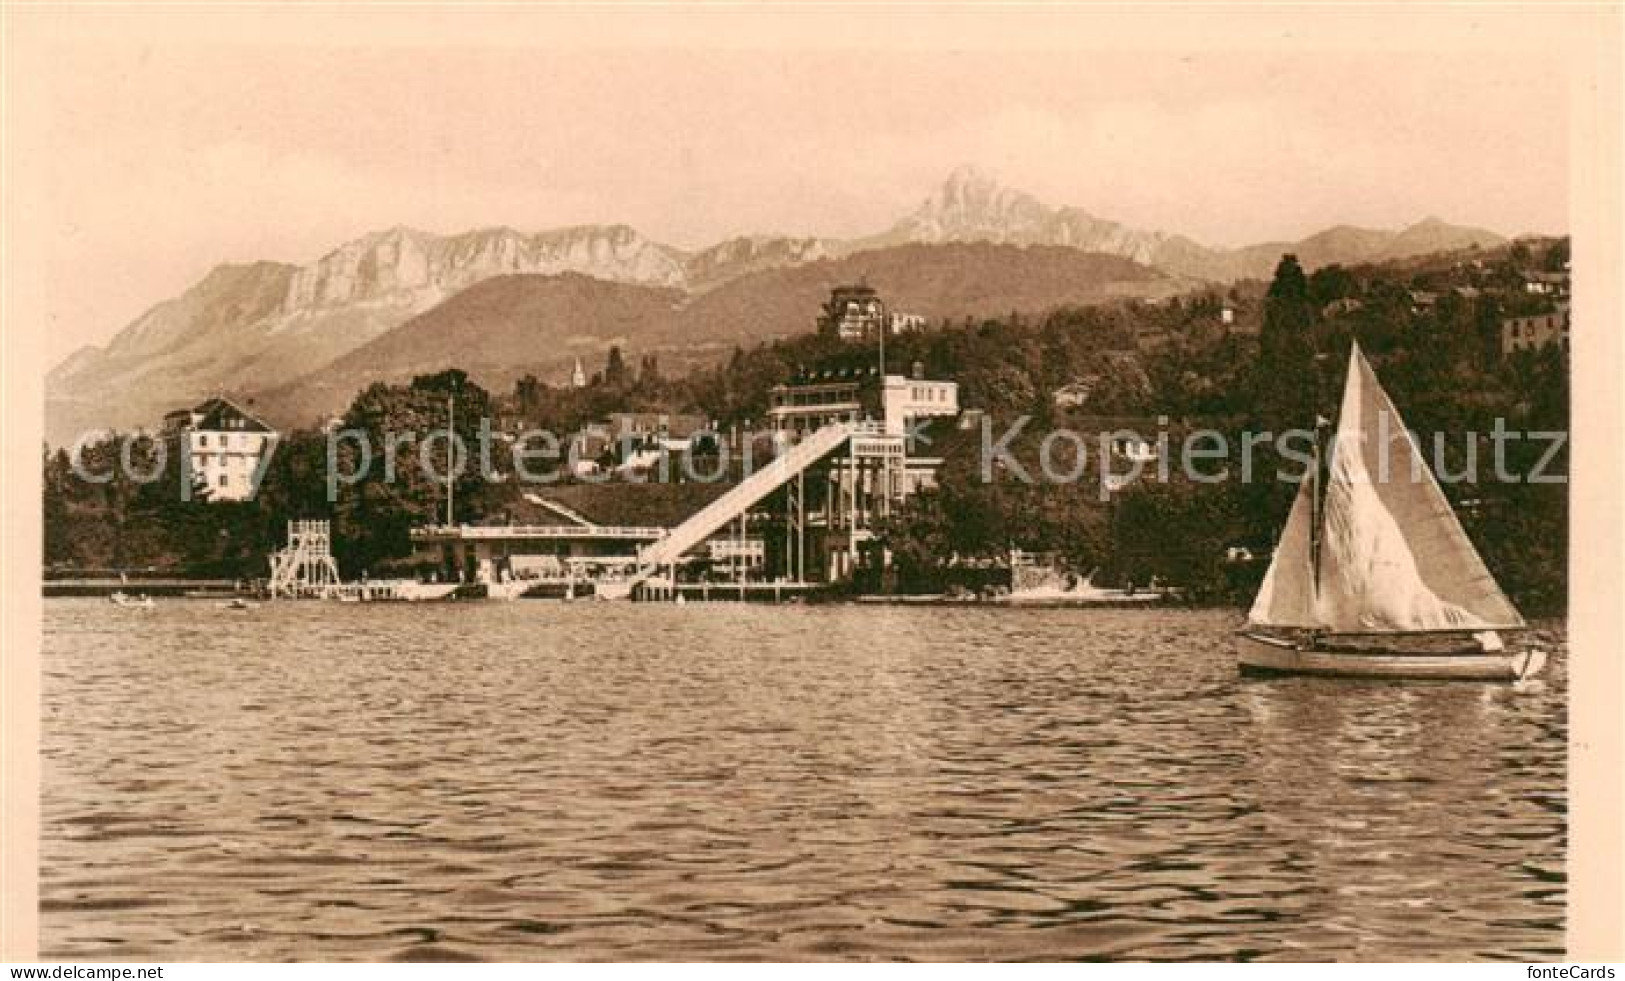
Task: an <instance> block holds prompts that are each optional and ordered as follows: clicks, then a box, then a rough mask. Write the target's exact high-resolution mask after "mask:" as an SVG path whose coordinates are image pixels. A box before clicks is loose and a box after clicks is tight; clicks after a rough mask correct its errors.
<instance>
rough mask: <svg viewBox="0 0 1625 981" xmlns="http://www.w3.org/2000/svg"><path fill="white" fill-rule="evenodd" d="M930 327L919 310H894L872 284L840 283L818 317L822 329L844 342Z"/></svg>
mask: <svg viewBox="0 0 1625 981" xmlns="http://www.w3.org/2000/svg"><path fill="white" fill-rule="evenodd" d="M925 329H926V318H925V317H923V316H921V315H920V314H916V313H904V312H902V311H893V310H891V309H890V308H889V307H888V306H887V304H886V301H885V300H884V299H882V298H881V296H880V293H879V291H877V290H876V289H875V288H874V287H872V286H870V285H869V284H868V283H863V282H859V283H858V284H856V285H853V286H837V287H835V288H834V289H833V290H830V294H829V299H828V300H827V301H825V303H824V306H823V309H822V311H821V312H820V313H819V316H818V331H819V333H821V334H832V335H834V336H836V337H839V338H840V339H841V340H843V341H870V340H874V339H876V338H878V337H879V336H881V333H882V332H883V331H884V332H885V333H888V334H893V335H896V334H907V333H914V332H917V331H923V330H925Z"/></svg>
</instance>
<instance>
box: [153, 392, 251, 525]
mask: <svg viewBox="0 0 1625 981" xmlns="http://www.w3.org/2000/svg"><path fill="white" fill-rule="evenodd" d="M164 431H165V432H166V433H170V434H173V435H176V436H178V437H179V438H180V440H181V449H182V451H183V452H184V453H185V454H186V455H187V457H188V458H189V463H190V466H191V468H192V474H193V477H194V479H197V480H201V482H202V483H203V484H204V485H205V486H206V487H207V488H208V490H207V494H208V498H209V500H211V501H247V500H252V499H253V497H254V492H255V491H256V490H257V489H258V479H259V474H260V467H261V464H262V462H263V461H264V460H266V459H267V458H268V457H269V456H270V455H271V453H272V451H273V450H274V449H275V447H276V439H277V434H276V430H274V429H272V428H271V427H270V426H268V425H266V424H265V422H264V421H263V420H261V419H259V418H258V417H257V416H254V415H253V414H252V413H250V412H248V411H247V410H245V409H243V408H241V407H240V406H238V405H237V404H235V403H233V402H231V401H230V400H228V399H224V398H212V399H209V400H208V401H206V402H204V403H202V404H201V405H199V406H197V407H196V408H193V409H179V410H176V411H175V412H171V413H169V414H168V415H166V416H164Z"/></svg>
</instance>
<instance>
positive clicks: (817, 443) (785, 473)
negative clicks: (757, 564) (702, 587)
mask: <svg viewBox="0 0 1625 981" xmlns="http://www.w3.org/2000/svg"><path fill="white" fill-rule="evenodd" d="M873 429H874V427H873V426H872V425H866V424H863V423H833V424H831V425H828V426H824V427H822V428H820V429H818V430H815V431H814V432H813V433H812V434H811V435H810V436H808V437H807V438H805V439H803V440H802V441H801V442H799V443H797V444H796V445H794V446H792V447H790V449H788V450H786V451H785V452H784V453H782V454H780V455H779V456H778V457H777V458H776V459H774V460H773V462H771V463H769V464H768V465H767V466H765V467H763V468H762V469H760V470H758V471H756V472H755V473H753V474H751V475H750V476H749V477H747V478H745V479H744V480H743V481H741V482H740V483H739V484H738V485H737V486H734V487H732V488H729V490H728V492H727V493H725V494H723V495H722V496H721V497H719V498H717V499H716V500H714V501H712V502H711V503H710V504H707V505H706V506H705V507H703V508H701V509H700V510H698V511H696V512H695V513H694V515H693V516H692V517H690V518H689V519H688V520H687V521H684V522H683V523H682V524H680V525H678V526H677V527H676V528H673V529H672V530H671V534H669V535H667V536H666V537H665V538H662V539H660V540H659V541H657V542H655V543H654V544H652V545H650V546H649V547H648V548H645V549H644V550H643V554H642V559H641V562H640V568H639V569H638V572H637V574H636V576H635V577H634V578H633V584H636V583H637V582H641V581H642V580H644V579H646V578H648V577H649V576H651V575H653V574H654V573H655V571H656V570H658V569H659V568H660V567H661V566H663V565H668V564H670V563H673V562H676V561H677V560H678V559H680V558H682V556H683V554H684V553H685V552H687V551H688V550H689V549H691V548H693V547H694V546H696V545H698V544H700V543H701V542H703V541H705V540H706V539H707V538H709V537H711V536H712V535H714V534H716V533H717V532H718V531H721V530H722V529H723V528H724V527H726V526H727V524H728V522H730V521H732V520H734V519H735V518H737V517H739V516H740V515H741V514H743V513H745V511H746V510H748V509H749V508H751V507H753V506H754V505H756V504H757V503H758V502H759V501H761V500H762V499H763V498H765V497H766V496H767V495H769V494H771V493H773V492H774V491H776V490H778V489H779V488H780V487H783V486H784V485H785V483H786V482H788V481H789V480H791V479H792V478H794V477H795V476H796V475H797V474H799V473H802V472H803V471H805V470H806V469H807V468H808V467H810V466H812V465H813V464H815V463H817V462H818V461H819V460H822V459H823V458H824V457H826V456H828V455H829V454H831V453H833V452H834V451H835V450H837V449H839V448H840V447H841V445H842V444H843V443H845V442H846V441H847V440H848V439H850V438H851V437H852V436H853V435H855V434H859V433H863V432H869V431H872V430H873Z"/></svg>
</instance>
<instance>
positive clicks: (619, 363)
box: [604, 344, 629, 387]
mask: <svg viewBox="0 0 1625 981" xmlns="http://www.w3.org/2000/svg"><path fill="white" fill-rule="evenodd" d="M628 380H629V373H628V372H627V369H626V358H625V357H624V356H623V355H622V354H621V346H620V345H619V344H615V345H611V347H610V349H609V359H608V360H607V361H605V362H604V384H606V385H609V386H611V387H619V386H621V385H625V384H626V383H627V381H628Z"/></svg>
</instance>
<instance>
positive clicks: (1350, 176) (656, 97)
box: [13, 33, 1569, 361]
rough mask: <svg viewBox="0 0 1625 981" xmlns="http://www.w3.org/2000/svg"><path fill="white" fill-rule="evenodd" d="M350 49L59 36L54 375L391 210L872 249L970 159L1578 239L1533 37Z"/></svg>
mask: <svg viewBox="0 0 1625 981" xmlns="http://www.w3.org/2000/svg"><path fill="white" fill-rule="evenodd" d="M342 41H343V39H342V38H336V39H334V41H333V42H332V43H327V42H323V41H321V40H319V39H316V38H312V37H308V36H307V37H305V38H304V39H303V40H301V41H299V42H298V43H291V44H290V43H277V44H263V45H262V44H256V43H254V41H253V39H252V37H246V38H238V39H237V40H236V41H234V42H233V43H230V44H200V43H180V42H177V43H164V41H163V40H162V39H159V40H156V41H155V40H153V39H152V38H150V37H132V38H131V39H130V40H129V41H128V42H127V43H126V42H123V41H121V40H120V38H119V37H118V36H117V35H116V34H113V35H108V34H105V33H104V34H103V35H101V36H99V37H98V38H97V39H95V40H94V42H90V41H82V40H80V41H76V40H74V39H72V38H71V37H70V38H68V39H67V40H65V41H63V42H61V43H57V44H53V45H51V46H50V50H49V57H48V58H45V59H42V60H41V61H40V62H39V63H38V66H37V71H36V72H35V73H34V74H32V75H31V76H30V78H29V79H28V85H27V86H25V91H24V95H25V96H26V97H29V98H37V99H38V100H39V104H40V105H41V106H42V107H43V108H44V110H45V111H44V112H43V114H42V115H41V117H40V119H41V123H40V126H41V127H42V128H41V129H40V131H39V136H40V138H41V139H43V141H44V144H45V146H44V152H45V153H46V154H47V155H48V158H49V166H48V167H47V168H45V169H44V170H43V171H42V173H43V177H42V181H43V185H44V191H43V195H42V197H41V200H40V201H39V202H38V205H39V209H40V211H39V218H40V220H41V225H40V228H41V229H42V230H43V231H42V237H41V240H40V244H39V247H40V248H41V249H42V250H43V253H44V254H43V256H42V260H43V264H44V268H45V270H46V278H47V284H46V285H47V292H48V302H49V309H50V311H51V313H50V316H51V331H50V337H49V338H48V341H47V353H48V356H49V357H50V359H51V360H52V361H55V360H58V359H60V358H61V357H63V356H65V355H67V354H68V353H70V352H71V351H73V350H75V349H77V348H78V347H79V346H81V345H84V344H88V343H96V344H100V343H105V342H106V341H107V340H108V339H109V338H110V337H111V336H112V335H113V334H114V333H116V332H117V331H118V330H119V329H120V328H122V327H123V326H124V325H125V324H127V323H128V322H130V321H131V320H132V319H134V318H135V317H136V316H138V315H139V314H140V313H141V312H142V311H143V310H145V309H146V308H148V307H149V306H151V305H152V304H154V303H156V302H159V301H161V300H163V299H165V298H167V297H170V296H173V295H175V294H177V293H179V292H181V291H182V290H184V289H185V288H187V287H188V286H189V285H191V284H192V283H194V282H196V281H197V280H198V279H199V278H201V277H202V276H203V275H204V274H205V273H206V272H207V271H208V270H209V269H210V268H212V267H213V266H214V265H216V264H218V263H221V262H227V261H244V260H251V259H276V260H282V261H288V262H296V263H305V262H310V261H312V260H314V259H317V258H319V257H320V256H321V255H323V254H324V253H326V252H327V251H329V250H331V249H332V248H334V247H336V246H338V245H339V244H342V243H343V242H345V241H348V240H350V239H353V238H355V237H357V236H359V235H362V234H364V233H366V232H368V231H371V230H375V229H379V228H385V227H389V226H393V225H402V224H404V225H410V226H413V227H418V228H422V229H425V230H429V231H436V232H455V231H461V230H466V229H469V228H474V227H479V226H488V225H508V226H512V227H514V228H518V229H521V230H524V231H539V230H542V229H546V228H551V227H556V226H560V225H567V224H575V223H610V222H624V223H627V224H630V225H632V226H634V227H635V228H637V229H638V230H639V231H641V232H643V233H644V234H645V235H647V236H649V237H651V238H654V239H657V240H660V241H665V242H669V243H671V244H674V245H678V246H683V247H701V246H704V245H707V244H710V243H712V242H714V241H716V240H719V239H722V238H725V237H728V236H731V235H735V234H741V233H784V234H800V235H827V236H852V235H860V234H866V233H872V232H876V231H880V230H882V229H884V228H886V227H887V226H889V225H890V224H891V223H893V222H894V221H895V220H896V219H897V218H899V217H900V216H902V215H903V214H904V213H906V212H907V211H909V210H910V209H912V208H913V207H915V206H917V205H918V204H919V202H920V201H921V200H923V199H924V198H925V197H926V196H927V195H928V194H929V193H930V192H931V190H932V189H933V188H935V187H936V186H938V185H939V184H940V183H941V182H942V181H943V179H944V178H945V177H946V176H947V175H948V173H949V172H950V171H952V170H953V169H954V168H955V167H956V166H958V165H961V164H973V165H975V166H977V167H979V168H981V169H983V170H985V171H987V172H989V173H991V174H993V175H994V176H996V177H997V178H999V179H1000V180H1001V181H1002V182H1004V183H1006V184H1008V185H1010V186H1013V187H1017V188H1020V189H1023V190H1026V191H1029V192H1031V193H1033V194H1034V195H1036V196H1037V197H1039V198H1040V199H1041V200H1044V201H1046V202H1047V203H1049V204H1052V205H1062V204H1069V205H1075V206H1078V207H1081V208H1084V209H1085V210H1088V211H1090V212H1091V213H1093V214H1095V215H1097V216H1100V217H1104V218H1110V219H1115V220H1118V221H1122V222H1125V223H1127V224H1129V225H1132V226H1136V227H1141V228H1146V229H1157V230H1162V231H1168V232H1178V233H1183V234H1186V235H1189V236H1191V237H1193V238H1195V239H1197V240H1198V241H1201V242H1203V243H1206V244H1210V245H1241V244H1246V243H1250V242H1257V241H1264V240H1272V239H1283V238H1294V237H1299V236H1302V235H1305V234H1309V233H1312V232H1314V231H1317V230H1319V229H1321V228H1324V227H1326V226H1329V225H1333V224H1339V223H1350V224H1357V225H1365V226H1375V227H1400V226H1403V225H1406V224H1409V223H1411V222H1414V221H1417V220H1419V219H1421V218H1423V217H1426V216H1430V215H1433V216H1438V217H1440V218H1443V219H1444V220H1446V221H1451V222H1457V223H1462V224H1472V225H1479V226H1484V227H1487V228H1490V229H1492V230H1495V231H1498V232H1501V233H1503V234H1519V233H1525V232H1560V231H1563V230H1565V229H1566V228H1567V224H1568V221H1567V208H1568V199H1567V175H1568V167H1569V161H1568V130H1567V127H1568V119H1567V117H1566V113H1565V105H1566V102H1567V93H1568V88H1567V86H1568V81H1567V79H1566V77H1565V74H1564V71H1563V66H1562V64H1561V63H1560V61H1559V60H1558V59H1556V58H1555V57H1552V58H1547V57H1543V56H1541V55H1540V54H1539V53H1538V52H1525V53H1524V54H1523V55H1522V56H1521V57H1519V58H1517V59H1516V60H1514V61H1509V59H1508V57H1507V56H1506V55H1505V53H1504V52H1498V51H1473V50H1465V51H1459V52H1456V53H1448V52H1446V53H1437V52H1430V51H1427V50H1425V49H1417V50H1410V51H1397V52H1394V51H1388V52H1372V51H1360V50H1333V51H1313V52H1305V51H1302V50H1294V49H1292V48H1291V47H1290V46H1287V47H1286V48H1285V49H1283V50H1275V51H1271V50H1263V49H1260V50H1234V49H1231V50H1223V49H1220V50H1213V49H1207V50H1204V49H1203V48H1201V47H1197V46H1187V47H1184V48H1180V47H1179V46H1177V45H1173V46H1170V47H1169V49H1167V50H1131V51H1125V50H1113V49H1103V50H1092V51H1088V52H1083V53H1080V52H1078V51H1070V50H1069V51H1022V52H1002V51H986V50H974V49H956V48H954V47H951V46H945V47H942V48H939V49H931V48H929V47H928V46H921V45H918V44H916V45H911V46H904V47H901V48H897V49H893V48H889V47H887V46H885V45H884V44H882V43H879V42H877V41H876V40H875V39H874V38H867V39H865V38H861V37H858V38H855V39H854V40H853V41H852V42H851V46H846V47H841V46H830V45H827V44H826V45H821V46H816V47H814V46H809V47H806V48H803V49H799V50H798V49H795V48H794V47H791V48H789V49H785V48H783V47H776V48H773V49H765V50H764V49H751V48H749V47H748V46H745V47H741V46H730V47H719V48H717V49H713V50H696V49H694V48H692V47H689V48H681V47H659V46H648V45H643V46H626V47H620V48H617V47H614V46H608V47H605V46H601V45H600V46H596V47H593V48H591V49H581V48H562V47H560V46H556V45H554V46H549V45H539V46H527V45H524V44H511V43H510V44H503V45H496V46H486V45H479V44H464V43H460V42H456V43H447V44H444V45H435V44H423V43H417V44H412V45H405V46H402V45H387V46H384V45H380V46H369V45H363V44H355V43H340V42H342ZM18 91H19V90H18V89H16V88H15V87H14V90H13V97H14V98H16V97H18V96H17V93H18Z"/></svg>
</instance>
